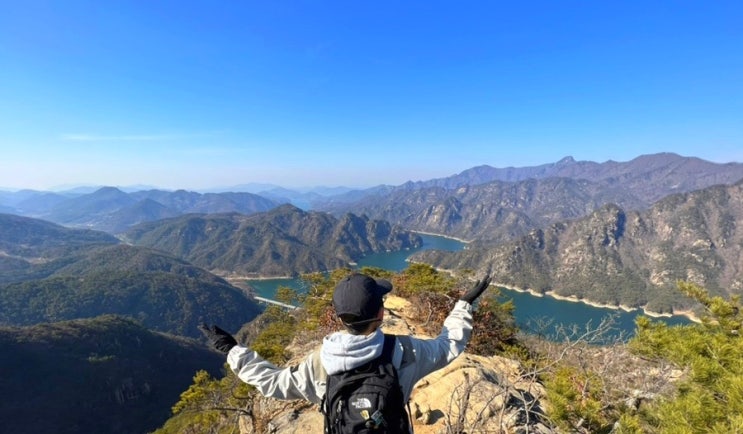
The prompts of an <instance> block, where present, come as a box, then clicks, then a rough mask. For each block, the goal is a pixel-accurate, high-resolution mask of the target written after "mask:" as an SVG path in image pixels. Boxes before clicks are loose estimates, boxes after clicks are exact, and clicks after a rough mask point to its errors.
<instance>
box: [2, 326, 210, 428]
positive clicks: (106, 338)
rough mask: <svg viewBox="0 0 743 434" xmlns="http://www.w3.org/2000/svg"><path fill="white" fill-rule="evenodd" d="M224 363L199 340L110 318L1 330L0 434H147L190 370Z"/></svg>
mask: <svg viewBox="0 0 743 434" xmlns="http://www.w3.org/2000/svg"><path fill="white" fill-rule="evenodd" d="M223 363H224V357H223V356H221V355H220V354H217V353H215V352H213V351H209V350H208V349H207V348H206V346H204V345H203V344H201V343H197V342H195V341H192V340H187V339H183V338H178V337H175V336H172V335H166V334H161V333H156V332H153V331H150V330H147V329H146V328H144V327H142V326H141V325H139V324H137V323H135V322H134V321H132V320H129V319H124V318H121V317H115V316H103V317H98V318H93V319H82V320H74V321H66V322H58V323H52V324H40V325H35V326H30V327H6V326H0V372H3V377H4V379H3V381H2V382H0V391H2V394H3V404H2V405H0V421H2V428H0V430H1V431H2V432H7V433H60V434H77V433H104V432H109V433H119V434H141V433H144V432H150V431H152V430H153V429H155V428H157V427H158V426H159V425H160V424H161V423H162V421H163V420H165V419H166V418H167V417H168V416H169V414H170V411H169V409H170V407H171V406H172V404H173V403H174V402H176V401H177V400H178V398H179V395H180V393H181V392H183V389H184V388H185V387H187V385H188V384H189V382H190V381H191V379H192V378H193V375H194V373H195V372H196V371H197V370H202V369H203V370H206V371H208V372H210V373H212V374H213V375H217V374H218V373H219V372H220V369H221V367H222V364H223Z"/></svg>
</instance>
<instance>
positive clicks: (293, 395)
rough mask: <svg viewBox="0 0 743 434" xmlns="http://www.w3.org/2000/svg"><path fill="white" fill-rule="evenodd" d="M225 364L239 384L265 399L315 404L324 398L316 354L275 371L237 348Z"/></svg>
mask: <svg viewBox="0 0 743 434" xmlns="http://www.w3.org/2000/svg"><path fill="white" fill-rule="evenodd" d="M227 363H228V364H229V366H230V369H232V371H233V372H234V373H235V374H236V375H237V376H238V377H239V378H240V379H241V380H242V381H244V382H246V383H248V384H250V385H252V386H255V387H256V389H258V392H260V393H261V394H262V395H264V396H267V397H271V398H276V399H284V400H289V399H304V400H307V401H310V402H312V403H318V404H319V403H320V401H321V400H322V396H323V395H324V394H325V382H326V374H325V370H324V369H323V368H322V365H321V363H320V357H319V355H318V353H317V352H314V353H312V354H310V355H309V356H308V357H307V358H306V359H304V360H303V361H302V362H301V363H299V364H298V365H295V366H291V367H287V368H279V367H277V366H276V365H274V364H272V363H271V362H269V361H267V360H265V359H264V358H262V357H261V356H260V355H258V353H256V352H255V351H253V350H251V349H250V348H246V347H242V346H239V345H238V346H235V347H233V348H232V349H231V350H230V352H229V353H228V354H227Z"/></svg>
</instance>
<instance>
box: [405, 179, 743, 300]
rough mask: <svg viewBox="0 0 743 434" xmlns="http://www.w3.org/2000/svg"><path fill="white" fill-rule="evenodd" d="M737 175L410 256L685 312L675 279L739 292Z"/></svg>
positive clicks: (742, 235)
mask: <svg viewBox="0 0 743 434" xmlns="http://www.w3.org/2000/svg"><path fill="white" fill-rule="evenodd" d="M740 228H743V181H741V182H738V183H736V184H734V185H717V186H713V187H709V188H706V189H703V190H698V191H694V192H690V193H680V194H675V195H671V196H668V197H666V198H664V199H662V200H660V201H658V202H656V203H655V204H654V205H653V206H652V207H650V208H649V209H647V210H644V211H628V210H625V209H623V208H621V207H618V206H616V205H612V204H610V205H606V206H604V207H602V208H601V209H599V210H597V211H594V212H593V213H591V214H590V215H589V216H588V217H584V218H581V219H577V220H572V221H564V222H560V223H555V224H552V225H549V226H545V227H543V228H540V229H535V230H532V231H531V232H530V233H529V234H528V235H526V236H523V237H521V238H519V239H518V240H516V241H514V242H510V243H505V244H502V245H497V246H483V245H478V244H477V243H473V244H472V245H471V246H470V248H469V249H468V250H465V251H462V252H455V253H449V252H432V251H426V252H420V253H417V254H416V255H414V257H413V258H412V260H415V261H422V262H425V263H430V264H433V265H435V266H437V267H442V268H446V269H461V268H472V269H476V270H489V271H491V272H492V273H493V276H494V277H493V281H494V282H498V283H500V284H503V285H507V286H513V287H517V288H524V289H531V290H534V291H537V292H546V291H553V292H554V293H556V294H559V295H563V296H575V297H577V298H580V299H585V300H588V301H593V302H598V303H605V304H609V305H613V306H617V305H625V306H629V307H640V306H647V307H648V308H649V309H650V310H652V311H655V312H671V311H673V310H674V309H687V308H688V307H689V306H690V303H689V301H688V300H686V299H684V298H681V297H678V295H677V293H676V291H675V287H676V282H677V280H684V281H690V282H694V283H696V284H699V285H701V286H703V287H705V288H707V289H708V290H709V291H710V292H711V293H712V294H719V295H724V296H730V295H734V294H737V295H741V294H743V277H742V276H743V231H741V229H740Z"/></svg>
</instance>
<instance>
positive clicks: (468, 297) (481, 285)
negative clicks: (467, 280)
mask: <svg viewBox="0 0 743 434" xmlns="http://www.w3.org/2000/svg"><path fill="white" fill-rule="evenodd" d="M489 285H490V275H489V274H486V275H485V278H484V279H482V280H478V281H477V282H475V286H473V287H472V289H470V290H469V291H467V292H465V293H464V295H462V297H461V298H460V300H464V301H466V302H467V303H469V304H473V303H474V302H475V300H477V297H479V296H480V295H481V294H482V293H483V291H485V289H487V287H488V286H489Z"/></svg>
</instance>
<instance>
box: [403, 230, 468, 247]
mask: <svg viewBox="0 0 743 434" xmlns="http://www.w3.org/2000/svg"><path fill="white" fill-rule="evenodd" d="M410 232H412V233H414V234H423V235H431V236H433V237H441V238H448V239H450V240H454V241H459V242H460V243H465V244H469V243H471V242H472V241H467V240H463V239H461V238H457V237H452V236H449V235H443V234H436V233H433V232H424V231H414V230H410Z"/></svg>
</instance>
